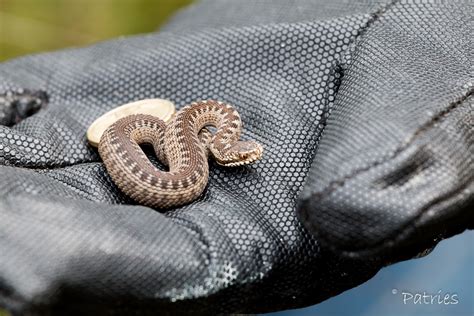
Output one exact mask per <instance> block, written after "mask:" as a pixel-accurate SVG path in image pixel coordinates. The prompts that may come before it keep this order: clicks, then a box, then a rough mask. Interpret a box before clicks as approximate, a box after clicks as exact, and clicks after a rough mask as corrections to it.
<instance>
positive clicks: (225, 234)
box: [0, 0, 472, 315]
mask: <svg viewBox="0 0 474 316" xmlns="http://www.w3.org/2000/svg"><path fill="white" fill-rule="evenodd" d="M467 7H468V5H467V4H466V3H465V2H462V1H461V2H459V3H455V2H450V3H438V4H436V5H433V4H432V5H416V4H411V5H407V4H403V5H402V4H397V3H395V4H392V3H388V4H383V3H380V2H379V3H378V4H371V5H370V4H368V3H367V2H366V1H362V2H360V3H353V2H352V3H347V2H346V1H343V0H341V1H340V2H337V1H336V2H335V1H328V3H324V2H321V3H315V1H312V0H311V1H298V2H297V3H295V4H293V3H290V2H288V1H286V0H285V1H283V0H281V1H280V0H278V1H275V0H272V1H252V2H250V1H245V2H244V1H238V0H237V1H204V2H202V3H201V4H197V5H195V6H193V7H191V8H190V9H188V10H187V11H184V12H183V13H182V14H180V15H178V16H177V17H176V18H175V19H174V20H173V21H172V22H171V23H170V24H169V25H168V26H167V27H166V28H165V29H164V31H162V32H161V33H158V34H150V35H146V36H141V37H133V38H127V39H119V40H114V41H111V42H107V43H102V44H98V45H95V46H93V47H89V48H83V49H75V50H66V51H63V52H57V53H51V54H45V55H38V56H31V57H26V58H20V59H16V60H13V61H10V62H7V63H4V64H2V65H1V66H0V91H3V92H5V93H7V91H12V90H13V91H14V90H17V89H19V88H23V89H31V90H28V91H34V90H40V91H44V92H45V93H46V94H47V95H48V97H49V104H48V105H47V106H46V107H44V109H42V110H40V111H39V112H38V113H36V114H34V115H33V116H31V117H29V118H27V119H25V120H23V121H22V122H20V123H18V124H16V125H14V126H13V127H11V128H10V127H1V126H0V164H1V166H0V176H1V182H0V306H3V307H5V308H7V309H9V310H11V311H14V312H18V313H26V312H30V313H41V312H45V313H46V312H48V313H52V314H65V313H66V312H76V313H78V314H84V313H88V314H92V313H105V312H109V313H123V314H129V313H130V312H131V311H133V312H136V313H139V314H153V315H154V314H156V313H158V312H159V313H160V314H163V313H166V312H169V313H175V312H187V313H193V314H199V313H201V314H209V313H216V312H264V311H273V310H280V309H285V308H294V307H300V306H306V305H310V304H314V303H317V302H320V301H322V300H324V299H326V298H328V297H331V296H333V295H336V294H338V293H340V292H342V291H344V290H346V289H348V288H351V287H353V286H356V285H358V284H360V283H362V282H364V281H365V280H367V279H369V278H370V277H372V276H373V275H374V274H375V273H376V272H377V271H378V269H380V267H382V266H383V265H384V264H387V262H388V261H389V260H392V259H393V258H388V257H386V256H378V257H376V256H371V257H364V258H358V257H355V258H354V257H351V256H343V257H341V256H340V254H339V253H338V252H334V251H333V250H334V248H337V249H342V250H343V251H344V253H346V252H350V251H352V250H354V249H352V248H351V246H352V245H351V246H347V244H346V243H345V242H346V239H347V238H348V236H352V235H353V234H354V232H359V231H362V232H363V234H364V235H363V236H357V238H355V240H356V242H357V243H355V244H354V245H353V246H354V247H355V249H360V248H361V247H360V246H362V247H363V248H364V249H365V248H368V247H370V246H372V245H371V244H370V243H371V242H372V240H373V241H374V242H376V241H378V240H381V239H383V240H385V238H382V237H383V236H379V235H377V234H372V235H370V234H369V233H370V231H371V229H372V227H375V228H374V229H377V232H382V233H384V234H387V235H388V234H391V233H392V230H393V229H394V228H396V227H399V226H397V225H399V223H401V222H403V221H412V220H413V217H412V215H413V214H412V213H405V212H402V210H405V209H404V208H400V207H399V205H400V203H399V200H400V198H398V199H395V198H392V199H389V198H386V197H387V196H390V195H387V194H385V195H382V196H383V199H380V200H377V199H376V198H375V197H374V196H368V197H365V195H364V194H366V192H369V191H370V192H373V190H375V189H373V188H371V187H368V186H372V185H374V183H377V184H378V182H370V181H371V180H372V177H371V176H372V173H371V172H374V171H377V170H379V169H372V165H375V167H374V168H377V167H378V166H380V168H381V169H380V170H382V173H378V174H379V176H380V177H382V176H384V175H385V173H387V172H388V171H391V170H395V171H394V172H393V173H392V174H393V176H391V177H385V176H384V177H382V178H383V179H384V180H386V181H381V184H380V186H381V187H382V188H385V190H391V189H392V187H393V189H392V190H394V191H396V193H397V194H399V192H401V191H397V190H402V189H403V188H402V187H403V184H404V183H410V181H412V172H411V171H410V170H411V169H410V167H408V168H405V169H403V168H401V167H400V166H403V163H402V162H403V161H402V160H403V159H405V160H404V161H411V160H409V159H408V158H409V157H415V158H416V159H415V158H413V159H415V160H416V161H422V158H419V157H424V156H419V155H414V156H413V155H412V156H410V152H413V151H410V150H411V148H413V149H416V148H415V147H416V146H418V145H417V144H418V143H417V142H418V141H421V139H423V140H426V139H427V138H428V137H429V136H430V135H431V134H425V133H424V132H417V131H418V130H419V129H420V127H421V126H425V125H426V126H431V125H432V124H433V123H431V125H430V123H427V122H431V121H432V120H435V121H434V122H435V124H439V125H443V126H446V128H445V129H443V131H444V132H445V133H448V131H449V132H450V134H449V135H452V137H458V138H454V139H459V137H460V138H463V137H464V138H463V139H464V140H465V143H464V144H461V143H460V144H457V145H456V144H452V141H449V139H450V138H449V137H448V141H447V142H448V143H449V144H450V146H448V147H441V146H442V144H439V143H437V144H434V146H438V145H439V146H440V147H439V148H443V150H444V151H443V153H445V154H446V155H448V154H449V153H451V155H453V156H454V155H462V154H464V156H465V155H466V154H465V153H466V152H468V150H469V149H470V150H472V111H471V112H469V108H468V107H467V106H466V104H467V102H468V101H469V100H470V99H469V97H468V93H469V92H468V91H469V87H465V85H466V83H467V82H468V80H469V63H470V62H471V60H472V58H468V57H469V56H470V55H469V54H470V52H471V51H472V49H469V47H467V46H468V44H467V43H468V37H469V35H468V34H469V33H470V32H466V31H465V29H466V28H467V25H466V24H467V23H465V22H466V21H463V19H466V18H467V17H468V15H469V14H468V13H469V12H468V8H467ZM263 9H264V10H263ZM426 12H428V13H426ZM460 27H462V28H464V29H462V28H461V29H460ZM407 43H410V46H408V45H407ZM461 44H462V45H461ZM397 49H398V50H397ZM415 66H417V68H413V67H415ZM407 82H410V83H407ZM390 85H391V86H390ZM407 87H408V88H407ZM403 89H408V90H403ZM25 91H27V90H25ZM23 97H25V96H24V95H23ZM156 97H157V98H166V99H169V100H171V101H173V102H175V103H176V104H177V105H178V106H179V107H182V106H184V105H185V104H187V103H190V102H192V101H194V100H198V99H207V98H213V99H219V100H222V101H225V102H229V103H231V104H233V105H234V106H235V107H236V109H237V110H238V111H239V113H240V114H241V116H242V119H243V122H244V135H243V138H244V139H254V140H257V141H258V142H260V143H262V144H263V146H264V150H265V151H264V158H263V159H262V160H261V161H259V162H257V163H256V164H253V165H250V166H247V167H240V168H235V169H229V168H224V167H220V166H218V165H217V164H216V163H214V162H212V161H211V164H210V179H209V185H208V187H207V188H206V190H205V192H204V194H203V195H202V196H201V197H200V198H199V199H198V200H196V201H195V202H193V203H192V204H190V205H187V206H184V207H180V208H177V209H175V210H171V211H168V212H166V213H161V212H160V210H153V209H150V208H146V207H142V206H138V205H134V203H133V201H131V200H129V199H128V198H127V197H125V196H124V195H123V194H122V193H121V192H120V191H118V189H117V188H116V186H115V185H114V184H113V183H112V182H111V180H110V178H109V177H108V175H107V173H106V171H105V169H104V167H103V164H102V163H101V162H100V159H99V157H98V155H97V151H96V150H95V149H93V148H91V147H90V146H89V145H88V144H87V141H86V139H85V132H86V130H87V128H88V126H89V124H90V123H91V122H92V121H93V120H94V119H96V118H97V117H98V116H100V115H101V114H102V113H104V112H106V111H108V110H110V109H112V108H114V107H116V106H118V105H120V104H123V103H126V102H130V101H135V100H139V99H144V98H156ZM43 99H44V98H43ZM453 104H458V105H456V106H453ZM4 108H9V109H11V108H12V105H9V106H4ZM451 108H452V109H451ZM447 109H451V110H449V111H447V113H449V115H444V114H442V113H444V112H445V111H446V110H447ZM463 111H464V112H463ZM11 113H13V112H10V114H9V115H13V114H11ZM453 113H460V114H456V115H454V114H453ZM463 113H464V114H463ZM469 115H471V116H469ZM461 116H462V118H463V119H462V120H460V119H459V118H460V117H461ZM16 117H18V116H16ZM469 117H470V118H471V119H470V120H469ZM455 118H457V119H455ZM451 119H455V120H454V121H452V120H451ZM461 121H462V122H464V123H465V124H468V125H467V127H465V128H464V131H465V132H463V134H460V133H459V132H457V131H459V130H460V127H461V126H463V125H462V123H461ZM469 124H471V125H469ZM469 127H470V128H469ZM421 130H422V131H424V130H425V129H424V128H423V129H421ZM438 130H439V129H432V128H429V131H432V132H436V131H438ZM323 131H324V133H323ZM466 131H467V132H470V134H469V133H467V132H466ZM458 134H460V135H458ZM409 135H414V136H413V138H414V140H410V138H408V139H407V138H406V137H408V136H409ZM418 135H419V136H418ZM449 135H448V136H449ZM466 135H467V136H469V135H470V138H469V137H467V136H466ZM446 137H447V136H446ZM320 139H321V143H319V141H320ZM443 139H444V138H443ZM451 139H453V138H451ZM469 141H470V142H469ZM405 142H407V145H403V144H405ZM415 143H416V144H415ZM427 143H428V144H431V142H427ZM443 144H444V143H443ZM415 145H416V146H415ZM428 147H429V146H428ZM397 148H400V149H398V150H397V151H396V152H394V153H392V152H391V151H390V150H391V149H397ZM436 148H438V147H436ZM408 149H410V150H408ZM399 151H400V153H398V152H399ZM414 151H415V152H417V151H416V150H414ZM451 151H455V152H451ZM316 152H317V154H316ZM432 152H434V153H437V151H434V150H432ZM315 154H316V159H314V157H315ZM379 154H380V155H381V156H377V155H379ZM373 155H375V156H373ZM384 155H386V156H384ZM391 155H395V156H394V157H395V159H391V157H392V156H391ZM433 156H435V157H434V158H436V157H437V156H436V155H434V154H433ZM429 157H431V156H429ZM456 157H457V156H456ZM468 158H469V159H472V158H471V157H468ZM407 159H408V160H407ZM413 159H412V160H413ZM446 159H447V158H446ZM453 159H458V158H453ZM428 160H430V159H428ZM458 160H459V161H460V159H458ZM458 160H455V161H458ZM379 161H381V162H380V163H378V162H379ZM447 161H449V160H435V161H434V163H436V164H438V165H439V166H440V167H436V166H431V165H429V166H428V167H427V168H430V169H429V170H437V169H436V168H439V170H438V173H436V172H434V171H433V172H431V171H430V173H429V174H430V175H431V176H432V177H434V178H433V179H434V180H430V181H428V182H427V183H425V186H423V188H424V189H425V190H427V191H428V192H431V193H430V194H438V193H439V192H440V191H438V190H437V187H438V186H437V185H438V184H437V183H436V177H435V176H436V175H439V178H440V179H447V180H446V181H448V182H449V181H451V180H452V181H453V183H452V187H450V188H446V190H447V191H446V192H448V191H449V190H451V189H452V188H454V187H457V186H462V185H464V186H465V188H467V190H468V189H469V185H470V188H471V189H472V172H471V173H470V174H468V176H467V177H466V176H463V177H461V176H459V177H457V178H456V177H454V171H453V170H458V169H456V168H457V165H456V166H452V165H445V164H444V163H447ZM469 162H470V161H466V162H465V166H464V168H471V169H470V170H472V161H471V163H470V164H469ZM408 166H410V164H408ZM443 166H444V169H443ZM447 167H452V168H454V169H449V170H447V169H446V168H447ZM397 168H398V169H397ZM366 169H367V171H365V170H366ZM396 170H401V175H404V174H406V177H405V178H406V181H405V182H404V181H402V182H400V181H399V178H402V179H403V178H404V177H403V176H401V177H400V176H399V175H400V172H396ZM422 170H428V169H422ZM468 171H469V170H467V171H466V170H464V171H462V172H463V173H466V172H468ZM377 172H379V171H377ZM383 172H385V173H383ZM308 173H309V176H308ZM353 174H354V176H352V175H353ZM376 174H377V173H376ZM469 176H470V177H471V181H470V182H469V181H468V182H466V181H467V180H466V179H468V178H469ZM346 178H347V181H343V182H342V183H340V181H339V180H341V179H342V180H344V179H346ZM334 179H335V180H334ZM387 179H388V180H387ZM305 181H306V183H307V184H306V186H305ZM419 181H421V180H419ZM415 183H418V182H415ZM466 184H467V185H468V186H466ZM427 186H430V187H431V189H430V188H428V187H427ZM351 188H352V189H351ZM405 188H406V190H405V191H403V192H407V191H408V193H405V194H407V197H408V196H415V197H416V196H417V194H421V193H423V192H424V191H422V190H421V189H419V188H418V187H416V186H415V187H414V188H413V189H411V187H409V186H408V187H405ZM343 190H349V191H347V192H349V193H348V194H346V195H344V194H342V193H340V192H346V191H343ZM379 190H382V189H379ZM301 192H302V197H303V199H301V200H300V199H299V196H300V194H301ZM377 192H380V191H377ZM384 192H385V191H383V190H382V193H384ZM443 192H444V191H443ZM449 192H450V191H449ZM443 194H444V193H443ZM357 196H360V199H357ZM346 197H347V198H346ZM442 197H444V195H441V196H439V197H436V196H435V197H429V198H428V197H424V198H420V199H422V200H423V201H424V202H425V203H427V200H429V201H432V200H437V198H438V199H439V198H442ZM298 201H301V202H298ZM359 201H362V202H361V203H362V205H359ZM417 201H418V200H417ZM429 201H428V202H429ZM457 201H458V202H459V204H456V205H454V204H447V206H449V207H445V208H443V209H442V211H437V210H436V211H435V215H436V216H435V217H433V219H438V218H439V219H440V220H443V221H445V223H446V225H444V226H445V227H446V228H448V227H449V228H450V229H449V234H452V233H454V232H456V231H459V229H461V228H463V227H464V228H465V227H466V225H467V221H466V220H463V219H465V218H466V217H467V216H466V213H467V212H466V208H465V206H466V205H467V203H468V202H469V201H472V194H465V195H464V199H461V198H459V199H457ZM298 203H302V204H301V205H300V206H301V208H299V209H298V214H300V216H301V217H302V218H305V223H306V224H307V226H308V227H310V228H311V232H315V233H317V234H318V237H317V238H316V237H314V236H313V235H312V234H311V233H310V232H308V231H307V230H306V229H305V228H304V227H303V225H302V224H301V223H300V222H299V220H298V217H297V216H296V213H297V212H296V206H297V204H298ZM344 203H346V204H344ZM364 203H365V204H364ZM406 203H408V202H406ZM413 203H414V202H413ZM417 203H418V202H417ZM122 204H125V205H122ZM416 205H420V203H418V204H416ZM443 205H445V204H443ZM403 206H405V205H403ZM406 206H407V207H408V205H406ZM331 210H333V211H332V212H333V213H329V211H331ZM407 210H408V208H407ZM409 210H410V212H412V211H413V212H415V210H414V208H413V209H412V208H410V209H409ZM418 210H419V209H416V211H417V212H418ZM345 212H346V213H348V214H346V213H345ZM377 212H378V213H377ZM359 213H362V216H363V215H366V214H369V215H370V219H371V220H372V218H378V219H379V220H378V221H377V223H376V225H375V226H365V229H363V228H364V227H355V226H354V225H360V224H359V223H360V222H361V219H360V218H361V215H360V214H359ZM318 214H321V215H320V216H321V219H324V220H325V222H324V223H322V222H321V221H319V219H318V217H317V216H318ZM350 214H354V216H353V217H354V219H353V220H347V218H346V217H345V216H352V215H350ZM383 214H388V215H390V214H391V215H392V216H396V215H398V216H400V217H401V218H400V221H388V219H390V216H388V215H387V217H383V216H382V215H383ZM423 214H424V213H423ZM445 214H447V215H451V216H449V217H448V218H440V217H438V215H445ZM463 214H464V216H463ZM341 216H342V218H341ZM377 216H378V217H377ZM404 216H406V218H404ZM366 217H367V216H366ZM349 218H350V217H349ZM362 218H365V217H362ZM384 220H385V222H384ZM325 223H327V225H329V226H327V227H325V226H324V225H322V224H325ZM366 223H367V224H366ZM370 223H372V222H370V221H369V220H364V221H363V224H364V225H368V224H370ZM384 223H385V224H384ZM386 223H388V224H386ZM423 223H431V222H429V221H425V222H421V224H420V225H418V226H416V225H412V226H411V227H413V228H414V229H415V230H416V229H417V228H418V227H429V228H431V227H433V225H424V226H423ZM462 224H464V226H462ZM344 225H345V226H344ZM381 225H385V226H383V227H382V226H381ZM366 230H369V232H366ZM447 231H448V230H447ZM319 232H321V236H320V237H319V235H320V234H319ZM430 232H432V233H433V234H434V235H436V236H438V237H439V236H443V235H439V233H440V232H441V231H440V230H437V231H435V230H433V231H430ZM366 233H367V235H365V234H366ZM346 234H347V235H346ZM341 236H342V237H341ZM415 236H416V233H415V235H413V234H412V235H410V236H408V237H407V238H408V239H409V240H412V241H413V242H412V243H413V244H415V246H416V247H414V248H413V254H415V253H416V252H420V251H422V250H423V249H425V248H426V247H427V245H426V243H424V242H421V241H422V239H421V238H415ZM416 237H419V236H416ZM318 238H321V241H322V242H323V241H324V243H320V242H319V239H318ZM408 239H407V240H408ZM361 240H362V244H361ZM364 242H365V243H367V244H368V245H366V244H364ZM432 245H433V243H430V244H429V245H428V246H432ZM410 253H411V252H410ZM413 254H410V255H413Z"/></svg>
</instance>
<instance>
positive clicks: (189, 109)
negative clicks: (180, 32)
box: [98, 100, 263, 208]
mask: <svg viewBox="0 0 474 316" xmlns="http://www.w3.org/2000/svg"><path fill="white" fill-rule="evenodd" d="M208 127H214V129H215V131H214V132H211V131H210V130H209V128H208ZM241 132H242V120H241V118H240V115H239V113H238V112H237V110H236V109H235V108H234V107H233V106H232V105H230V104H228V103H223V102H221V101H217V100H202V101H197V102H193V103H191V104H188V105H186V106H184V107H183V108H182V109H181V110H179V111H178V112H176V113H175V114H174V115H173V117H172V118H171V119H170V120H169V121H168V122H167V123H165V122H164V121H163V120H161V119H160V118H158V117H155V116H152V115H147V114H133V115H129V116H126V117H123V118H121V119H119V120H117V121H116V122H114V123H113V124H112V125H111V126H110V127H108V128H107V129H106V130H105V132H104V133H103V135H102V136H101V138H100V142H99V146H98V151H99V155H100V157H101V158H102V160H103V162H104V165H105V168H106V170H107V172H108V174H109V175H110V177H111V179H112V180H113V182H114V183H115V184H116V185H117V187H118V188H119V189H120V190H121V191H122V192H124V193H125V194H126V195H127V196H129V197H130V198H132V199H133V200H135V201H136V202H138V203H140V204H143V205H146V206H149V207H153V208H170V207H176V206H180V205H184V204H188V203H190V202H191V201H194V200H195V199H197V198H198V197H199V196H200V195H201V194H202V192H203V191H204V190H205V188H206V185H207V183H208V179H209V163H208V158H209V157H211V156H212V157H213V158H214V159H215V161H216V162H217V164H219V165H222V166H225V167H236V166H242V165H246V164H250V163H253V162H255V161H256V160H258V159H260V158H261V157H262V154H263V147H262V145H261V144H259V143H258V142H256V141H253V140H245V141H244V140H240V136H241ZM143 144H148V145H151V146H152V147H153V150H154V152H155V155H156V157H157V159H158V160H159V161H160V162H161V163H162V164H163V165H165V166H167V168H168V170H162V169H161V168H158V167H156V166H155V164H153V163H152V162H151V161H150V159H149V158H148V157H147V155H146V154H145V152H144V151H143V149H142V148H141V147H140V145H143Z"/></svg>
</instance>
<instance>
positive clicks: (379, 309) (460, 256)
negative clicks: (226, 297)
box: [268, 231, 474, 316]
mask: <svg viewBox="0 0 474 316" xmlns="http://www.w3.org/2000/svg"><path fill="white" fill-rule="evenodd" d="M439 291H441V292H439ZM423 292H425V294H426V295H432V296H433V298H434V299H433V303H431V297H426V298H425V301H426V302H427V304H425V303H423V298H421V299H420V298H419V296H417V302H418V303H417V304H414V299H415V294H416V293H419V294H420V295H423V294H424V293H423ZM394 293H395V294H394ZM403 293H406V294H403ZM438 293H440V294H441V295H440V296H441V298H440V299H439V301H440V302H441V304H439V303H438V298H439V296H436V295H438ZM409 294H411V295H413V298H411V299H410V295H409ZM446 294H447V295H449V298H448V299H446V302H451V303H454V302H455V301H458V303H457V304H447V305H445V304H444V302H443V299H444V296H445V295H446ZM404 298H405V303H404ZM268 315H272V316H290V315H291V316H296V315H297V316H306V315H341V316H343V315H344V316H345V315H351V316H352V315H365V316H380V315H384V316H424V315H429V316H454V315H456V316H461V315H462V316H464V315H466V316H472V315H474V231H466V232H464V233H463V234H461V235H458V236H455V237H452V238H449V239H447V240H443V241H442V242H440V243H439V244H438V246H437V247H436V248H435V249H434V250H433V252H432V253H431V254H429V255H428V256H426V257H424V258H420V259H415V260H409V261H404V262H400V263H397V264H394V265H392V266H389V267H386V268H384V269H382V270H381V271H380V272H379V273H378V274H377V275H376V276H375V277H374V278H372V279H371V280H369V281H368V282H366V283H364V284H362V285H360V286H358V287H356V288H354V289H351V290H348V291H346V292H344V293H342V294H340V295H338V296H336V297H333V298H331V299H329V300H327V301H325V302H322V303H320V304H318V305H315V306H311V307H307V308H303V309H297V310H290V311H283V312H278V313H271V314H268Z"/></svg>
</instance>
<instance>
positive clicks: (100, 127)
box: [87, 99, 176, 147]
mask: <svg viewBox="0 0 474 316" xmlns="http://www.w3.org/2000/svg"><path fill="white" fill-rule="evenodd" d="M175 111H176V109H175V106H174V104H173V103H172V102H171V101H168V100H164V99H145V100H140V101H136V102H132V103H127V104H124V105H121V106H119V107H117V108H115V109H113V110H111V111H109V112H107V113H105V114H103V115H102V116H101V117H99V118H98V119H96V120H95V121H94V122H93V123H92V124H91V126H89V129H88V130H87V140H88V141H89V143H90V144H91V145H92V146H94V147H97V146H98V145H99V141H100V138H101V136H102V134H103V133H104V132H105V130H106V129H107V128H108V127H109V126H110V125H112V124H113V123H115V122H116V121H118V120H119V119H121V118H123V117H125V116H128V115H132V114H149V115H153V116H156V117H159V118H160V119H162V120H163V121H165V122H166V121H168V120H169V119H170V118H171V117H172V116H173V114H174V113H175Z"/></svg>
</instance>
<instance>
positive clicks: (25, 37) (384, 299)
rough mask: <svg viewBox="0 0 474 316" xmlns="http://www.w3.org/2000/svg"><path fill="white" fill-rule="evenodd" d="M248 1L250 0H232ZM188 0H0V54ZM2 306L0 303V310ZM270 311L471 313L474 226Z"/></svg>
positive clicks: (105, 33) (150, 24) (142, 20)
mask: <svg viewBox="0 0 474 316" xmlns="http://www.w3.org/2000/svg"><path fill="white" fill-rule="evenodd" d="M239 1H253V0H239ZM191 2H192V1H191V0H0V61H4V60H7V59H9V58H13V57H16V56H21V55H24V54H30V53H37V52H43V51H49V50H55V49H60V48H63V47H70V46H82V45H89V44H92V43H94V42H98V41H101V40H105V39H109V38H113V37H117V36H123V35H130V34H139V33H145V32H151V31H154V30H156V29H157V28H158V27H159V26H160V25H162V24H163V23H165V22H166V21H167V20H168V19H169V17H170V16H171V15H172V14H173V13H174V12H175V11H176V10H179V9H180V8H182V7H183V6H186V5H188V4H190V3H191ZM439 291H440V293H441V294H443V295H445V294H450V295H453V294H456V297H457V298H458V303H457V304H449V305H444V304H414V303H413V302H411V303H410V302H408V304H405V303H404V302H403V296H402V295H403V294H402V293H403V292H407V293H412V294H416V293H421V294H423V292H425V293H428V294H434V295H436V294H438V292H439ZM5 315H7V313H6V312H5V311H2V310H0V316H5ZM272 315H274V316H302V315H348V316H349V315H367V316H378V315H386V316H390V315H394V316H395V315H397V316H399V315H413V316H414V315H417V316H422V315H437V316H441V315H443V316H451V315H459V316H464V315H465V316H472V315H474V232H472V231H470V232H465V233H463V234H461V235H458V236H455V237H453V238H450V239H448V240H445V241H442V242H441V243H440V244H439V245H438V247H436V249H435V250H434V251H433V252H432V253H431V254H430V255H428V256H427V257H424V258H421V259H416V260H410V261H405V262H401V263H398V264H395V265H392V266H389V267H387V268H384V269H382V270H381V271H380V272H379V273H378V274H377V275H376V276H375V277H374V278H373V279H371V280H369V281H368V282H366V283H364V284H362V285H360V286H358V287H356V288H354V289H351V290H348V291H346V292H344V293H342V294H341V295H338V296H336V297H333V298H331V299H329V300H327V301H325V302H323V303H320V304H318V305H315V306H311V307H307V308H304V309H299V310H292V311H282V312H279V313H273V314H272Z"/></svg>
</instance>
